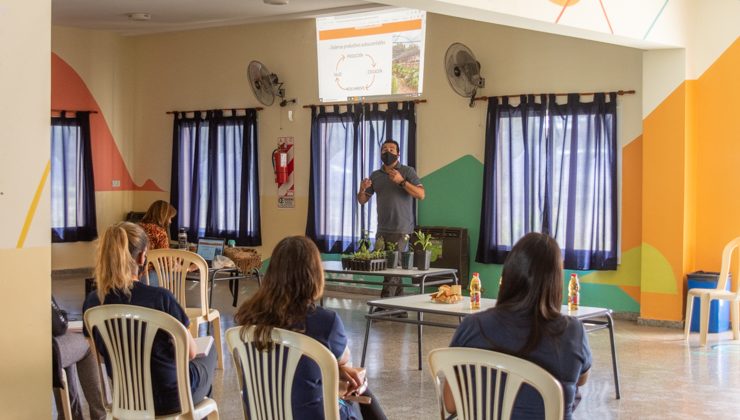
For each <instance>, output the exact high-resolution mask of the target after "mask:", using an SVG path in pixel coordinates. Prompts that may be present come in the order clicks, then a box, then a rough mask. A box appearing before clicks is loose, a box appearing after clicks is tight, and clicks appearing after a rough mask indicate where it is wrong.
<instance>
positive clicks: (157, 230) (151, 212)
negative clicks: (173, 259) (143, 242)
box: [139, 200, 177, 249]
mask: <svg viewBox="0 0 740 420" xmlns="http://www.w3.org/2000/svg"><path fill="white" fill-rule="evenodd" d="M175 215H177V210H175V208H174V207H173V206H172V205H171V204H170V203H168V202H166V201H163V200H157V201H155V202H153V203H152V205H151V206H149V209H148V210H147V211H146V213H145V214H144V217H143V218H142V219H141V222H139V224H140V225H141V227H142V228H143V229H144V232H146V236H147V237H148V238H149V249H167V248H169V247H170V234H169V230H170V224H171V223H172V218H173V217H175Z"/></svg>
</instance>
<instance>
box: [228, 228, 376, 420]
mask: <svg viewBox="0 0 740 420" xmlns="http://www.w3.org/2000/svg"><path fill="white" fill-rule="evenodd" d="M323 294H324V270H323V268H322V266H321V254H319V250H318V248H316V245H315V244H314V243H313V242H311V240H309V239H308V238H306V237H303V236H293V237H288V238H285V239H283V240H281V241H280V242H279V243H278V244H277V246H275V249H274V250H273V252H272V256H271V257H270V265H269V267H268V268H267V272H266V273H265V277H264V279H263V280H262V286H261V287H260V288H259V289H258V290H257V292H256V293H255V294H254V295H253V296H252V298H251V299H249V300H247V301H245V302H244V303H243V304H242V305H241V306H240V307H239V309H238V311H237V313H236V315H235V316H234V321H235V322H236V323H237V324H238V325H243V326H245V327H248V326H251V325H254V326H256V328H255V336H256V340H255V341H256V342H257V348H258V349H261V350H262V349H266V348H269V346H270V334H271V332H272V328H282V329H286V330H291V331H296V332H300V333H302V334H305V335H307V336H309V337H311V338H313V339H315V340H317V341H319V342H320V343H321V344H323V345H324V346H326V347H327V348H328V349H329V350H330V351H331V352H332V353H333V354H334V356H335V357H336V358H337V364H338V365H339V372H340V376H343V377H344V378H347V380H349V381H350V389H349V391H352V390H353V389H357V388H358V387H360V386H361V385H362V383H359V378H358V377H357V373H356V372H355V370H354V369H353V368H352V367H351V365H350V363H349V361H350V354H349V348H348V347H347V335H346V334H345V332H344V325H343V324H342V320H341V318H339V316H338V315H337V314H336V312H334V311H331V310H328V309H324V308H322V307H320V306H316V304H315V303H314V302H315V301H316V300H317V299H319V298H320V297H321V296H322V295H323ZM362 395H365V396H369V397H371V398H372V403H371V404H363V405H361V406H360V409H359V410H357V408H356V407H355V405H353V404H348V403H345V402H344V401H342V402H341V403H340V411H339V413H340V415H341V418H342V419H343V420H344V419H357V418H360V417H358V411H360V412H361V413H362V417H361V418H363V419H365V420H372V419H384V418H386V417H385V414H383V410H382V409H381V407H380V404H379V403H378V401H377V399H376V398H374V397H373V396H372V394H371V393H370V390H369V389H368V390H366V391H365V392H364V393H363V394H362ZM244 398H248V396H246V395H245V396H244ZM322 404H323V402H322V394H321V371H320V370H319V367H318V366H317V365H316V363H314V362H313V361H310V360H306V359H304V360H301V362H300V363H299V365H298V367H297V369H296V373H295V379H294V382H293V401H292V409H293V418H296V419H321V418H323V417H324V409H323V405H322Z"/></svg>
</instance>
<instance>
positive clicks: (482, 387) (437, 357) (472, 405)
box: [429, 347, 564, 420]
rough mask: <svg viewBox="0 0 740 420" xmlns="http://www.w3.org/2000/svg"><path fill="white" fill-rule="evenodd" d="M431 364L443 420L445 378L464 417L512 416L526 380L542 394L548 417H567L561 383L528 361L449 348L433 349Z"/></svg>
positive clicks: (482, 351) (556, 418)
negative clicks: (564, 412) (517, 397)
mask: <svg viewBox="0 0 740 420" xmlns="http://www.w3.org/2000/svg"><path fill="white" fill-rule="evenodd" d="M429 366H430V367H431V373H432V376H433V378H434V383H435V388H436V391H437V397H438V400H439V405H440V407H439V408H440V418H442V419H444V418H445V409H444V383H445V382H444V381H445V380H446V381H447V382H448V383H449V386H450V390H451V391H452V396H453V398H454V400H455V407H456V409H457V416H458V418H459V419H461V420H468V419H494V420H496V419H509V418H510V417H511V412H512V409H513V406H514V401H515V400H516V396H517V393H518V392H519V389H520V388H521V386H522V384H523V383H527V384H529V385H531V386H532V387H534V388H535V389H536V390H537V391H538V392H539V393H540V395H541V396H542V400H543V401H544V403H545V419H546V420H559V419H562V418H563V408H564V402H563V388H562V386H561V385H560V382H559V381H558V380H557V379H555V378H554V377H553V376H552V375H550V373H548V372H547V371H546V370H545V369H543V368H541V367H539V366H537V365H536V364H534V363H532V362H529V361H527V360H524V359H520V358H518V357H514V356H510V355H508V354H504V353H498V352H495V351H490V350H481V349H474V348H463V347H449V348H440V349H435V350H432V351H431V352H430V353H429ZM504 374H505V379H504V380H503V381H502V378H504Z"/></svg>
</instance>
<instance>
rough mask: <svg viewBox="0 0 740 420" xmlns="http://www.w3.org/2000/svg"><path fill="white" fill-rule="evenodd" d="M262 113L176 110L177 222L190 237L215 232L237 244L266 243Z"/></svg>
mask: <svg viewBox="0 0 740 420" xmlns="http://www.w3.org/2000/svg"><path fill="white" fill-rule="evenodd" d="M257 142H258V139H257V112H256V110H254V109H248V110H246V113H245V115H236V111H231V116H225V115H224V113H223V111H220V110H216V111H207V112H196V113H195V114H194V116H193V117H192V118H191V117H187V116H185V115H184V114H183V113H177V114H176V115H175V120H174V127H173V139H172V181H171V189H170V202H172V203H173V205H176V206H177V210H178V214H177V217H176V220H175V221H173V223H172V232H171V233H172V234H173V235H174V234H175V233H176V232H177V230H178V229H179V228H180V227H184V228H186V229H187V231H188V240H190V241H195V240H196V239H197V238H199V237H204V236H210V237H220V238H226V239H234V240H235V241H236V243H237V245H242V246H255V245H261V243H262V237H261V231H260V204H259V175H258V174H259V171H258V163H257V160H258V152H257Z"/></svg>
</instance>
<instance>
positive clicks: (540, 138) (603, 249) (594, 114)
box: [476, 93, 618, 270]
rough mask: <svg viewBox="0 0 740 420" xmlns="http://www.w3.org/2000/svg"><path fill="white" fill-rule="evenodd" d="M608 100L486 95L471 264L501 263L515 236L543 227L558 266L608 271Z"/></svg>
mask: <svg viewBox="0 0 740 420" xmlns="http://www.w3.org/2000/svg"><path fill="white" fill-rule="evenodd" d="M608 98H609V100H608V101H607V96H606V95H605V94H603V93H602V94H596V95H594V100H593V102H588V103H584V102H581V101H580V98H579V95H577V94H571V95H569V96H568V100H567V103H565V104H558V103H557V102H556V100H555V99H556V98H555V96H554V95H550V96H549V97H545V96H544V95H543V96H542V97H540V98H539V101H537V99H536V98H535V97H534V96H529V97H522V98H520V104H519V105H518V106H512V105H509V103H508V100H507V98H502V102H501V103H499V99H498V98H491V99H490V100H489V105H488V127H487V128H486V152H485V170H484V174H485V175H484V177H485V178H484V181H483V182H484V186H483V205H484V210H483V212H482V217H481V230H480V240H479V243H478V253H477V258H476V260H477V261H479V262H484V263H497V264H501V263H503V262H504V259H505V258H506V255H508V252H509V251H510V250H511V247H512V246H513V245H514V243H516V241H517V240H519V238H521V237H522V236H524V235H525V234H526V233H528V232H543V233H547V234H549V235H551V236H552V237H554V238H555V239H556V240H557V242H558V243H559V244H560V247H561V249H562V252H563V259H564V267H565V268H567V269H577V270H614V269H616V267H617V258H618V248H617V243H618V230H617V219H618V213H617V166H616V163H617V139H616V119H617V118H616V94H613V93H611V94H609V97H608Z"/></svg>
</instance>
